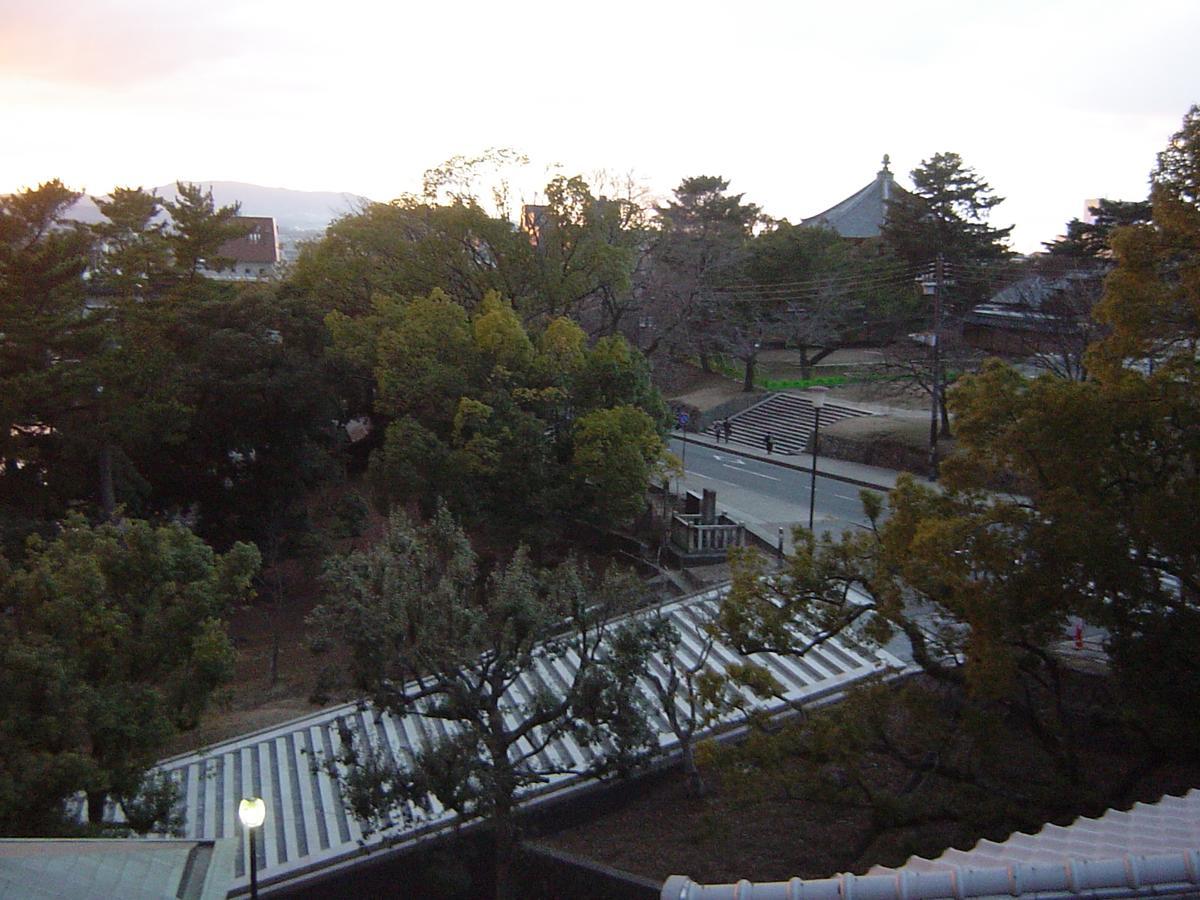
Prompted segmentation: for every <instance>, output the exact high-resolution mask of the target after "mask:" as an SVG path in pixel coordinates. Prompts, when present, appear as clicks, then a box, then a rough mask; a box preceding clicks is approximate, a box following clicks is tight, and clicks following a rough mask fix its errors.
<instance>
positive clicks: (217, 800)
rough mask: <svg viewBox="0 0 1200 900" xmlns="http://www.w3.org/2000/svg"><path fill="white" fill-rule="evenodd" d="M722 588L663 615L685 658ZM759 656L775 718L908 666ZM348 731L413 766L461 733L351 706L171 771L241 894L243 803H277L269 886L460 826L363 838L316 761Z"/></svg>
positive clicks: (563, 753)
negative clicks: (772, 688)
mask: <svg viewBox="0 0 1200 900" xmlns="http://www.w3.org/2000/svg"><path fill="white" fill-rule="evenodd" d="M722 590H723V589H718V590H712V591H707V592H704V593H701V594H697V595H694V596H691V597H687V598H684V599H681V600H676V601H673V602H671V603H669V604H667V605H665V606H663V607H662V608H661V609H662V613H663V614H664V615H666V616H668V617H669V618H670V619H671V621H672V622H673V623H674V624H675V626H676V628H677V629H678V630H679V632H680V634H681V635H682V637H683V642H682V644H681V647H680V656H681V657H683V658H684V659H685V661H686V662H687V663H689V664H690V663H692V662H693V661H694V660H695V659H696V658H697V656H698V654H699V653H700V652H701V647H702V643H703V636H702V633H701V632H700V630H699V629H700V626H701V624H702V623H703V622H705V621H707V620H708V618H709V617H710V616H711V615H712V614H713V613H714V612H715V610H716V607H717V604H718V603H719V602H720V599H721V595H722ZM741 659H742V658H741V657H740V656H738V655H737V654H736V653H735V652H734V651H733V650H731V649H730V648H728V647H725V646H722V645H721V644H716V645H715V646H714V647H713V650H712V653H711V655H710V657H709V662H710V664H711V665H712V666H713V667H714V668H715V669H716V670H717V671H724V669H725V668H726V667H727V666H729V665H731V664H734V663H737V662H740V661H741ZM755 659H756V661H757V662H759V663H760V664H762V665H764V666H766V667H767V668H768V669H769V670H770V671H771V673H772V675H774V677H775V678H776V680H777V681H779V683H780V684H781V685H783V686H784V688H785V689H786V693H785V695H784V697H783V698H782V699H778V700H775V699H772V700H769V701H763V700H759V699H757V698H755V697H754V696H753V695H751V694H750V693H749V692H746V694H745V696H744V697H743V701H744V702H745V703H746V705H747V706H748V707H750V708H755V709H759V710H766V711H771V710H774V709H780V710H782V709H784V708H785V707H786V706H788V705H789V704H794V703H797V702H812V701H816V700H819V699H822V698H828V697H831V696H834V695H836V694H838V693H839V692H840V691H843V690H845V689H846V688H848V687H850V686H851V685H853V684H855V683H857V682H860V681H862V680H863V679H864V678H868V677H871V676H874V675H879V674H881V673H884V672H888V671H892V670H900V669H902V668H903V667H904V664H903V663H902V662H901V661H900V660H898V659H896V658H895V657H894V656H892V655H891V654H889V653H887V652H885V651H882V650H868V649H864V648H861V647H858V646H855V645H853V644H851V643H849V642H848V641H845V640H840V639H834V640H829V641H827V642H826V643H824V644H822V645H821V646H819V647H818V648H816V649H814V650H812V651H811V652H809V653H808V654H806V655H805V656H804V657H803V658H801V659H790V658H786V657H779V656H774V655H767V654H761V655H758V656H756V657H755ZM575 664H577V662H573V661H572V660H571V659H568V658H563V659H558V660H555V661H553V662H550V663H547V662H543V664H542V666H541V667H540V668H538V669H537V670H536V671H534V672H533V674H532V676H531V677H529V678H525V679H521V680H520V681H519V682H518V683H517V684H515V685H514V686H513V687H512V688H511V689H510V694H509V695H506V699H507V698H508V697H509V696H511V697H512V699H513V702H514V703H520V702H522V701H525V700H527V699H528V698H529V697H531V696H532V695H533V694H534V692H536V691H538V690H539V689H542V688H553V687H554V686H555V685H562V684H566V683H568V682H569V680H570V678H571V675H572V671H573V666H574V665H575ZM339 724H343V725H345V726H348V727H349V728H350V729H351V730H352V731H353V732H356V733H358V734H359V735H361V736H363V737H365V738H366V739H367V740H368V741H369V742H370V743H371V744H372V745H374V746H383V747H385V748H386V752H388V753H391V754H393V755H394V756H395V757H396V758H399V759H402V760H403V759H406V758H408V757H409V754H410V753H412V752H414V751H416V750H419V749H420V748H422V747H426V746H429V745H430V743H431V742H434V741H437V740H438V739H440V738H442V737H445V736H446V735H447V734H450V733H452V732H451V729H452V727H453V725H452V723H447V722H445V721H443V720H440V719H435V718H431V717H426V716H423V715H420V714H415V713H414V714H411V715H406V716H394V715H390V714H387V713H383V714H380V715H376V714H375V713H374V711H372V710H370V709H363V708H360V707H359V706H358V705H356V704H347V705H345V706H339V707H335V708H333V709H329V710H325V711H324V712H320V713H316V714H314V715H311V716H307V717H305V718H302V719H296V720H294V721H292V722H287V723H285V724H283V725H279V726H277V727H274V728H270V729H267V730H264V731H261V732H258V733H256V734H251V735H245V736H243V737H240V738H236V739H234V740H231V741H227V742H224V743H221V744H216V745H214V746H211V747H207V748H205V749H203V750H201V751H199V752H196V753H192V754H187V755H184V756H178V757H174V758H172V759H169V760H165V761H164V762H162V763H161V764H160V767H161V768H162V769H164V770H165V771H167V772H169V773H170V774H171V776H172V777H173V778H174V779H175V780H176V781H177V783H178V784H179V785H180V788H181V790H182V794H183V798H184V799H183V804H184V805H183V810H182V811H183V814H184V818H185V836H186V837H188V838H193V839H212V838H229V837H232V838H235V839H236V841H237V848H238V850H237V856H236V857H235V876H236V877H235V881H234V883H233V889H232V890H231V894H236V893H240V892H243V891H245V889H246V887H247V884H248V867H247V858H246V849H247V848H246V841H245V839H244V838H243V837H242V833H241V824H240V823H239V822H238V818H237V806H238V802H239V801H240V800H241V798H242V797H248V796H258V797H262V798H263V799H264V800H265V801H266V805H267V818H266V822H265V824H264V825H263V827H262V829H261V832H262V833H261V834H260V835H259V840H258V841H257V845H258V848H257V849H258V854H257V855H258V873H259V882H260V884H283V883H291V884H295V883H299V882H301V881H303V880H304V879H306V878H308V877H311V876H314V875H316V874H318V873H321V872H324V871H328V870H329V869H331V868H334V867H340V866H344V865H352V864H353V863H354V862H355V861H356V860H358V859H360V858H361V857H362V855H363V854H364V853H366V852H368V851H371V850H381V849H383V848H385V847H390V848H403V847H408V846H411V845H412V844H414V843H416V842H417V841H419V840H420V839H422V838H423V837H426V836H429V835H431V834H435V833H440V832H445V831H447V830H449V829H450V828H452V827H453V826H454V824H455V817H454V816H453V814H452V813H450V812H449V811H447V810H444V809H442V808H441V807H440V806H439V805H437V804H436V802H434V803H433V808H432V813H431V814H430V815H429V816H428V817H427V818H425V819H424V820H422V821H419V822H417V823H416V824H414V825H411V826H407V827H401V826H395V827H393V828H389V829H387V830H385V831H384V832H383V833H378V832H377V833H374V834H370V835H367V834H364V833H363V829H362V824H361V823H360V822H358V821H357V820H356V819H355V818H354V817H353V815H351V814H350V813H349V812H347V810H346V809H345V807H344V805H343V803H342V799H341V797H340V796H339V794H338V787H337V782H336V781H335V780H334V779H331V778H330V777H329V775H328V773H327V772H326V771H325V770H324V768H323V767H321V766H320V765H314V762H318V763H319V762H320V761H321V760H322V759H330V758H333V757H334V756H336V754H337V751H338V749H339V747H340V738H339V732H340V729H339ZM658 728H659V744H660V746H661V748H662V749H663V751H664V752H666V753H668V754H669V753H671V752H673V751H674V749H675V746H676V743H677V742H676V739H675V736H674V735H673V734H672V733H671V732H670V730H669V728H668V727H667V725H666V722H665V717H664V718H661V719H660V721H659V722H658ZM542 753H543V754H544V755H545V761H546V763H547V766H548V767H554V768H560V767H561V768H568V767H570V768H575V769H577V770H582V769H584V768H586V767H587V765H588V764H589V763H590V762H591V761H592V760H593V759H594V755H593V754H594V751H593V750H592V749H591V748H589V747H587V746H582V745H580V744H577V743H576V742H575V741H574V740H572V739H570V738H569V737H567V738H563V739H561V740H558V741H554V742H553V743H551V744H550V745H549V746H547V747H546V748H545V749H544V750H543V751H542ZM586 783H587V782H586V780H585V779H584V778H582V777H581V776H579V775H570V774H565V775H551V776H548V778H547V784H545V785H543V786H541V787H540V788H539V789H538V790H537V791H531V792H529V793H528V794H526V795H525V802H532V801H536V800H541V799H544V798H549V797H557V796H563V795H567V794H569V793H571V792H572V791H575V790H578V789H580V788H582V787H584V786H585V785H586Z"/></svg>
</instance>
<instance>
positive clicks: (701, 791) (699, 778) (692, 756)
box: [680, 738, 708, 797]
mask: <svg viewBox="0 0 1200 900" xmlns="http://www.w3.org/2000/svg"><path fill="white" fill-rule="evenodd" d="M680 746H681V747H682V749H683V774H684V777H685V778H686V779H687V789H688V793H689V794H691V795H692V796H693V797H703V796H704V795H705V794H706V793H708V786H707V785H706V784H705V783H704V776H703V775H701V774H700V768H699V767H698V766H697V765H696V748H695V745H693V744H692V741H691V738H688V739H687V740H683V741H680Z"/></svg>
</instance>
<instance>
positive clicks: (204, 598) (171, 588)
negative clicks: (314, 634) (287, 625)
mask: <svg viewBox="0 0 1200 900" xmlns="http://www.w3.org/2000/svg"><path fill="white" fill-rule="evenodd" d="M258 562H259V555H258V551H257V550H255V549H254V547H252V546H250V545H246V544H237V545H235V546H234V547H233V548H232V549H231V550H230V551H229V552H228V553H226V554H224V555H218V554H215V553H213V551H212V550H211V549H210V548H209V547H208V546H207V545H206V544H204V543H203V542H202V541H201V540H200V539H198V538H197V537H195V536H194V535H193V534H192V533H191V532H189V531H188V530H187V529H186V528H183V527H181V526H178V525H175V526H162V527H155V526H152V525H150V524H149V523H147V522H144V521H137V520H128V519H127V520H124V521H122V522H121V523H120V525H103V526H98V527H95V528H93V527H89V526H88V525H87V524H86V523H85V522H84V521H83V520H82V519H81V518H79V517H78V516H76V517H73V518H71V519H69V520H68V521H67V523H66V525H65V527H64V529H63V531H62V533H61V534H60V535H59V536H58V537H57V538H55V539H54V540H53V541H45V542H43V541H40V540H35V541H33V542H32V543H31V545H30V548H29V552H28V554H27V556H26V558H25V559H24V560H23V561H20V562H19V563H17V564H15V565H12V566H7V565H4V566H3V568H0V590H2V594H3V605H4V609H5V615H4V617H3V620H2V621H0V631H2V634H0V648H2V649H0V668H2V669H3V673H2V675H3V681H4V684H5V685H6V690H5V691H4V692H3V695H2V696H0V706H2V707H3V709H2V712H0V730H2V732H3V740H0V828H2V829H3V830H4V831H5V833H9V834H12V833H24V834H32V833H37V832H38V831H39V829H43V828H53V827H55V823H56V821H58V819H59V818H60V816H61V813H62V809H61V802H62V801H63V799H64V798H65V797H67V796H68V795H70V794H72V793H74V792H76V791H79V790H86V791H87V792H88V797H89V808H90V813H91V821H93V822H98V821H100V818H101V815H102V810H103V801H104V799H105V797H106V796H109V795H111V796H114V797H116V798H117V799H120V798H122V797H132V796H134V795H135V794H136V793H137V791H138V789H139V787H140V786H141V783H142V775H143V773H144V772H145V770H146V768H147V766H149V765H150V764H151V763H152V762H153V761H154V760H155V758H156V757H157V756H158V754H159V753H160V752H161V749H162V746H163V743H164V742H165V740H166V739H167V738H168V737H170V736H171V735H172V734H174V733H175V732H176V731H178V730H181V729H187V728H191V727H194V726H195V725H196V723H197V721H198V718H199V715H200V713H201V712H202V711H203V710H204V707H205V705H206V703H207V702H208V699H209V697H210V696H211V695H212V693H213V691H214V690H215V689H216V688H217V687H218V686H219V685H221V684H222V683H223V682H224V681H226V680H227V679H228V678H229V676H230V674H231V668H232V654H233V648H232V646H231V645H230V642H229V638H228V637H227V635H226V633H225V621H224V620H225V617H226V615H227V614H228V612H229V610H230V608H231V607H232V606H233V605H234V604H237V603H240V602H243V601H244V600H245V599H247V598H248V597H249V596H250V584H251V580H252V578H253V577H254V575H255V574H256V573H257V569H258ZM2 563H3V561H2V559H0V564H2Z"/></svg>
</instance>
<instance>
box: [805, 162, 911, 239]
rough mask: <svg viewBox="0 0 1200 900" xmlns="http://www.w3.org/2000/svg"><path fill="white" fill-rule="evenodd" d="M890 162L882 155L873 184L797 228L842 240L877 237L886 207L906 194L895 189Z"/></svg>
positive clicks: (884, 219) (900, 189) (808, 219)
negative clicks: (832, 234) (835, 235)
mask: <svg viewBox="0 0 1200 900" xmlns="http://www.w3.org/2000/svg"><path fill="white" fill-rule="evenodd" d="M890 161H891V160H890V159H889V158H888V157H887V156H886V155H885V156H884V157H883V168H881V169H880V170H879V173H878V174H877V175H876V176H875V180H874V181H872V182H871V183H870V184H868V185H867V186H866V187H864V188H862V189H861V190H859V191H857V192H856V193H853V194H851V195H850V196H849V197H847V198H846V199H845V200H843V201H842V202H841V203H838V204H837V205H835V206H831V207H829V209H827V210H825V211H824V212H822V213H817V214H816V215H815V216H810V217H809V218H807V219H802V220H801V221H800V224H801V225H808V226H811V227H814V228H832V229H833V230H834V231H836V232H837V233H838V234H840V235H841V236H842V237H844V238H858V239H865V238H873V237H879V233H880V230H881V229H882V228H883V223H884V222H886V221H887V205H888V203H889V202H891V201H892V200H893V199H898V198H899V197H900V196H902V195H903V194H906V193H907V191H905V190H904V189H903V188H901V187H899V186H897V184H896V179H895V178H894V177H893V175H892V171H891V169H889V168H888V164H889V163H890Z"/></svg>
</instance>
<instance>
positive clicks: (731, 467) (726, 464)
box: [721, 463, 779, 481]
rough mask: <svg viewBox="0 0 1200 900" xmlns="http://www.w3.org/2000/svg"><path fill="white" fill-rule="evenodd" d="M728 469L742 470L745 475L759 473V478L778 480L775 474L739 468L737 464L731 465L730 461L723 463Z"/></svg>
mask: <svg viewBox="0 0 1200 900" xmlns="http://www.w3.org/2000/svg"><path fill="white" fill-rule="evenodd" d="M721 465H723V466H724V467H725V468H727V469H733V470H734V471H735V472H741V473H742V474H744V475H757V476H758V477H759V478H766V479H767V480H768V481H778V480H779V479H778V478H776V477H775V476H774V475H764V474H762V473H761V472H751V471H750V470H749V469H739V468H738V467H737V466H731V465H729V463H721Z"/></svg>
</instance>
